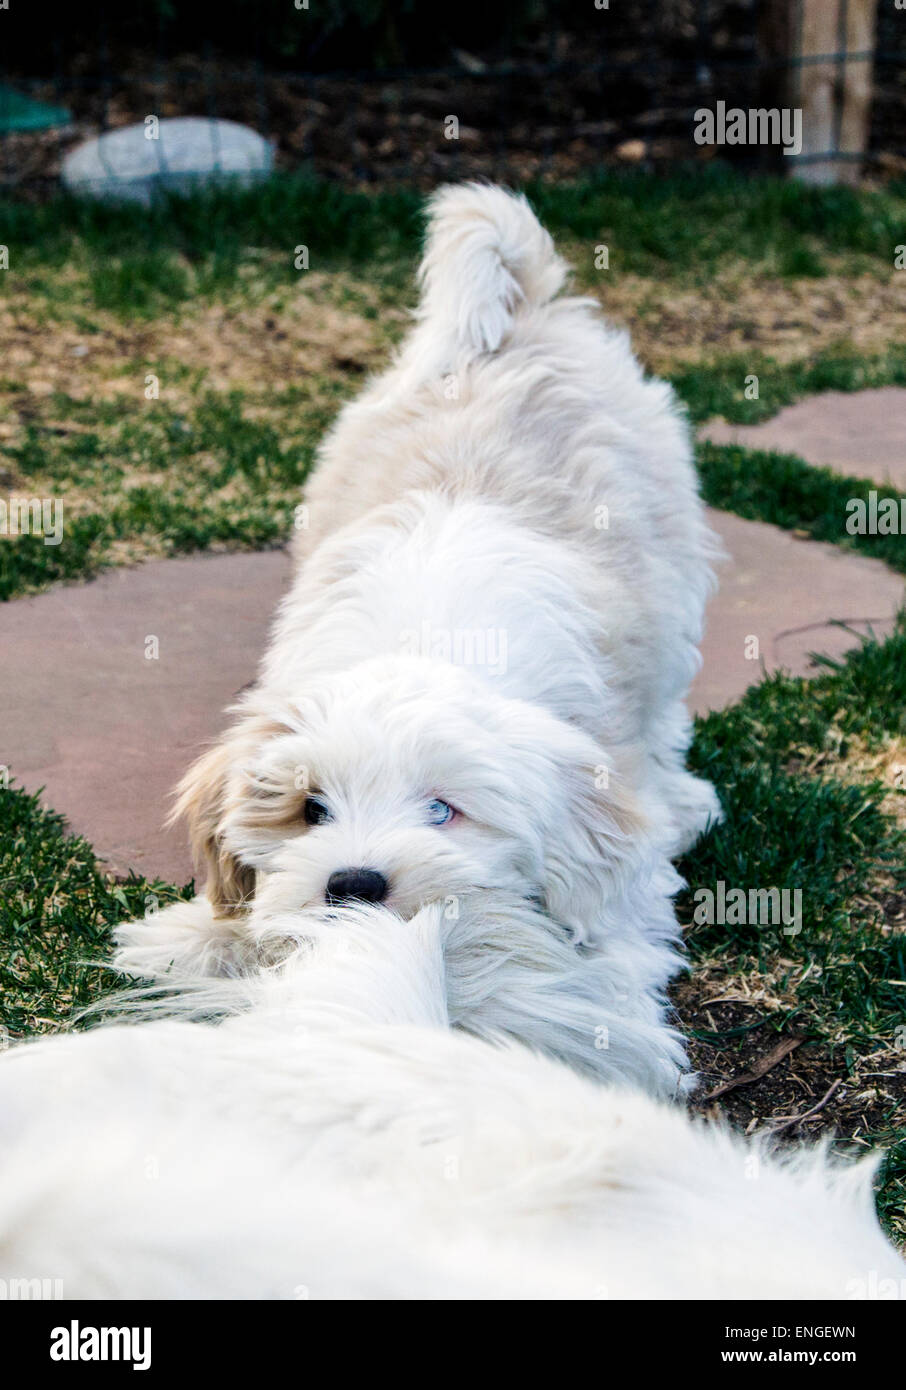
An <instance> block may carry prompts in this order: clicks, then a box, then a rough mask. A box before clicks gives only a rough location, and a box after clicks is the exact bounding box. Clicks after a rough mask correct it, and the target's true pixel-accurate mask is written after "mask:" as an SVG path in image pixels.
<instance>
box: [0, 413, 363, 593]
mask: <svg viewBox="0 0 906 1390" xmlns="http://www.w3.org/2000/svg"><path fill="white" fill-rule="evenodd" d="M284 394H285V395H286V396H287V397H288V399H287V400H286V402H285V403H284V404H282V409H281V402H280V400H279V397H278V396H277V395H276V394H275V396H274V397H272V398H271V402H270V405H271V408H272V411H273V412H274V413H275V414H276V415H278V416H281V417H282V418H284V419H285V427H284V429H281V430H278V429H277V428H276V426H275V424H274V423H272V422H271V421H270V420H253V419H250V418H248V416H247V414H246V401H245V397H244V396H243V393H242V392H240V391H230V392H220V393H214V392H201V393H200V395H199V396H198V397H197V398H196V399H195V400H194V401H193V407H192V409H191V411H190V412H189V413H188V414H185V413H175V412H174V410H173V409H172V408H171V407H169V406H167V405H165V404H163V403H161V402H159V401H157V402H148V403H144V404H143V406H142V407H140V408H138V409H136V408H135V407H132V406H130V405H129V404H128V403H125V404H109V403H108V404H106V405H101V406H97V407H95V406H92V405H90V404H86V403H85V402H75V401H71V400H68V399H67V398H60V397H57V398H56V399H55V401H54V402H53V411H54V414H55V415H56V416H58V417H59V416H60V415H62V416H64V417H66V418H69V419H71V420H72V421H73V424H74V425H75V426H76V428H73V429H71V430H66V429H61V428H60V427H59V426H57V427H55V428H48V427H46V426H41V425H37V424H34V425H29V426H26V428H25V430H24V431H23V433H22V436H21V440H20V442H19V443H18V444H16V445H15V446H13V447H9V448H7V449H6V450H5V451H4V452H5V454H6V457H7V458H8V459H9V460H10V462H11V464H12V465H13V467H14V469H15V471H16V474H17V475H18V478H19V482H18V485H17V489H16V491H17V493H18V494H19V495H36V496H60V497H62V498H63V502H64V536H63V542H62V544H60V545H45V544H44V541H43V538H42V537H41V536H32V535H22V536H18V537H16V539H15V541H14V542H11V543H9V544H4V545H0V599H9V598H12V597H13V596H15V595H16V594H20V593H25V592H28V591H29V590H33V589H37V588H41V587H43V586H44V585H46V584H49V583H51V582H53V581H54V580H58V579H75V578H86V577H88V576H90V575H92V574H95V573H96V572H97V571H98V570H99V569H100V568H102V567H103V566H104V565H105V564H108V563H110V561H111V556H112V555H113V554H114V551H115V547H116V546H117V545H118V544H126V545H129V546H131V547H132V549H133V550H134V553H136V554H138V555H140V554H142V553H152V554H153V553H156V552H160V553H164V554H178V553H186V552H189V551H195V550H204V549H209V548H211V547H212V546H221V547H223V546H229V547H230V548H233V549H262V548H264V547H266V546H269V545H274V544H279V543H281V542H283V541H285V540H286V539H287V537H288V536H289V535H290V534H291V530H292V524H293V509H294V507H295V506H296V505H297V503H298V500H299V492H300V488H301V485H302V482H303V480H304V479H305V476H306V474H307V472H308V470H309V468H310V466H311V462H312V457H313V452H314V441H316V440H317V438H318V437H319V435H320V434H321V432H322V430H323V428H324V426H325V424H326V423H327V420H328V419H329V417H330V414H331V413H332V406H330V405H329V404H327V405H325V404H324V402H323V401H321V400H317V401H314V402H312V401H311V400H308V401H303V400H301V399H300V392H299V391H298V390H296V389H295V388H290V390H289V391H288V392H286V393H284ZM336 394H337V393H336V391H335V390H333V391H331V392H328V393H327V401H328V402H329V401H330V400H332V399H333V398H334V397H335V396H336ZM72 491H75V492H76V493H77V494H80V495H81V496H82V497H85V496H86V495H87V496H90V498H91V499H93V501H92V503H91V505H92V510H91V511H89V512H88V513H87V514H83V515H76V516H75V517H72V516H67V515H66V498H67V495H69V494H70V493H71V492H72Z"/></svg>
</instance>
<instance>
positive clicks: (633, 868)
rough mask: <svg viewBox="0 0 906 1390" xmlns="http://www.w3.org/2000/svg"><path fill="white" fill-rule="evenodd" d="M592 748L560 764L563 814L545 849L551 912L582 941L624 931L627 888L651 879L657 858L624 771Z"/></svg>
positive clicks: (549, 910) (553, 827)
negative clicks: (621, 921) (615, 929)
mask: <svg viewBox="0 0 906 1390" xmlns="http://www.w3.org/2000/svg"><path fill="white" fill-rule="evenodd" d="M582 742H583V743H585V740H584V739H583V740H582ZM588 751H589V750H588V749H587V748H586V750H585V756H581V757H579V758H575V757H572V758H570V757H561V758H560V759H559V760H558V761H559V767H558V778H559V782H560V786H561V788H562V791H563V800H564V808H563V815H562V816H561V817H560V818H559V821H558V823H557V824H556V825H553V826H551V827H550V830H549V832H548V835H547V836H546V839H545V848H544V869H545V894H544V896H545V904H546V907H547V910H548V912H549V913H550V915H551V916H552V917H553V918H554V919H555V920H556V921H558V922H562V923H563V924H564V925H565V926H568V927H569V928H570V929H571V930H572V932H573V933H574V935H575V937H576V939H577V940H578V941H585V942H591V941H594V940H595V939H598V940H600V939H601V937H602V935H604V934H606V933H607V931H608V930H609V929H611V928H612V927H614V926H619V919H620V918H621V917H622V916H623V915H625V910H626V897H625V895H626V889H627V887H628V886H629V885H630V884H633V883H637V881H638V879H639V878H640V877H647V876H648V875H649V873H650V867H651V865H652V863H653V858H654V851H653V845H652V839H651V833H650V827H649V824H648V821H647V819H646V817H645V815H644V813H643V810H642V807H641V805H640V804H639V801H638V799H637V798H636V796H635V795H634V793H633V791H632V789H631V787H630V786H629V784H628V780H627V778H626V776H625V774H623V775H621V774H620V773H619V772H618V771H617V770H616V769H615V768H614V767H613V766H612V765H611V764H610V762H609V761H608V760H607V759H606V757H605V755H604V754H603V752H600V751H599V752H598V753H597V755H594V754H593V755H592V756H590V757H589V756H588Z"/></svg>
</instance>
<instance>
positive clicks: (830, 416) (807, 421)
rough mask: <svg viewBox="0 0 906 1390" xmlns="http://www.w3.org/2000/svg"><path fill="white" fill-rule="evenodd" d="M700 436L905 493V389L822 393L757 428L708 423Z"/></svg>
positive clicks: (792, 406)
mask: <svg viewBox="0 0 906 1390" xmlns="http://www.w3.org/2000/svg"><path fill="white" fill-rule="evenodd" d="M699 438H701V439H710V440H711V441H712V442H713V443H715V444H742V445H744V446H745V447H746V448H747V449H774V450H776V451H777V452H778V453H787V454H798V455H799V456H800V457H801V458H803V459H805V461H806V463H812V464H817V465H819V466H821V467H824V468H833V469H834V471H835V472H837V473H847V474H850V475H852V476H854V477H856V478H872V479H874V481H875V482H878V483H882V484H883V483H892V484H893V485H894V486H895V487H897V488H899V489H900V490H901V491H903V492H904V493H906V387H901V386H883V387H880V388H878V389H877V390H871V391H824V392H822V393H821V394H820V395H818V396H809V397H808V398H807V399H806V400H802V401H797V402H796V404H795V405H788V406H785V407H784V409H783V410H781V411H779V412H778V414H777V415H775V416H774V417H773V419H771V420H766V421H765V422H764V423H763V424H761V425H729V424H727V422H726V421H725V420H710V421H709V422H708V423H707V424H706V425H704V426H703V427H702V429H701V430H699Z"/></svg>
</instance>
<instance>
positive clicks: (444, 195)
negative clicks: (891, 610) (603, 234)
mask: <svg viewBox="0 0 906 1390" xmlns="http://www.w3.org/2000/svg"><path fill="white" fill-rule="evenodd" d="M565 270H566V268H565V266H564V264H563V263H562V262H561V261H560V259H559V258H558V257H557V255H556V254H555V252H554V249H553V246H552V243H551V240H550V238H549V236H548V235H547V233H546V232H545V231H544V230H543V229H542V228H541V226H540V225H539V224H538V222H537V221H536V219H535V217H534V215H533V214H532V212H531V210H530V209H529V207H528V205H527V203H526V202H525V201H524V200H523V199H521V198H517V197H513V196H511V195H509V194H507V193H505V192H503V191H502V190H500V189H498V188H494V187H483V186H479V185H474V184H470V185H465V186H462V187H453V188H447V189H443V190H441V191H440V192H439V193H438V194H437V195H436V196H435V197H434V198H433V199H432V201H431V206H430V223H429V230H428V239H427V247H426V253H425V258H424V261H423V264H422V268H421V284H422V291H423V293H422V299H421V303H420V305H419V309H418V315H417V317H418V322H417V325H416V326H415V328H414V329H413V331H412V333H411V334H410V335H409V337H408V338H407V340H406V341H405V343H404V344H403V347H402V350H401V352H400V355H399V357H398V359H397V361H396V362H395V364H394V365H393V366H392V367H391V368H390V370H389V371H387V372H386V373H385V374H384V375H383V376H381V377H379V378H378V379H377V380H375V381H374V382H373V383H372V384H371V385H370V386H369V387H368V389H367V390H366V391H365V392H364V393H363V395H362V396H361V397H360V398H359V399H358V400H357V401H355V402H354V403H352V404H351V405H349V406H347V407H346V408H345V409H344V410H343V411H342V413H341V415H340V417H339V420H338V422H337V423H336V425H335V426H334V428H333V429H332V431H331V432H330V434H329V435H328V437H327V439H326V440H325V442H324V443H323V445H322V447H321V451H320V459H319V463H318V467H317V469H316V472H315V474H314V477H313V478H312V481H311V484H310V486H309V488H308V491H307V497H306V504H305V507H306V510H305V512H304V514H303V515H304V519H305V520H306V521H307V527H306V528H305V529H303V530H302V531H301V532H300V543H299V556H298V559H299V567H298V572H297V576H296V579H295V582H294V584H293V587H292V589H291V591H290V593H289V594H288V596H287V597H286V599H285V600H284V602H283V604H282V606H281V609H280V612H279V616H278V618H277V622H276V625H275V628H274V632H273V637H272V641H271V644H270V647H269V650H268V651H267V654H266V656H265V659H264V661H263V664H262V668H261V671H260V673H259V678H258V681H257V683H256V685H255V687H254V688H253V689H252V690H251V691H250V692H249V693H248V694H247V695H246V696H245V698H244V699H243V700H242V702H241V704H240V705H239V706H238V707H237V712H238V715H239V718H238V720H237V722H236V723H235V725H234V727H233V728H232V729H230V730H229V732H228V733H227V734H226V735H225V736H224V738H223V739H222V740H221V742H220V743H219V744H218V745H217V746H216V747H215V748H214V749H213V750H212V751H210V752H209V753H208V754H206V755H205V756H204V757H203V758H202V759H201V760H200V761H199V762H198V763H197V764H196V765H195V766H194V767H193V768H192V770H191V771H190V772H189V774H188V776H187V777H186V778H185V780H184V782H183V784H182V788H181V797H180V801H179V806H178V810H179V811H180V812H182V813H184V814H185V815H186V816H187V817H188V819H189V821H190V825H191V831H192V836H193V841H194V844H195V846H196V849H197V851H198V853H199V855H200V856H201V857H202V858H203V859H204V862H205V863H206V865H207V872H208V878H207V886H206V899H204V900H201V901H200V903H199V904H198V905H197V907H196V908H195V909H194V911H193V913H192V914H191V915H190V926H189V931H188V933H186V931H185V930H184V924H185V922H186V913H185V911H184V910H183V909H177V911H176V912H174V913H172V914H170V915H167V914H162V915H161V916H160V917H159V918H158V919H157V930H158V933H159V934H158V936H157V938H156V940H157V943H158V949H157V952H156V956H154V953H153V952H152V949H151V944H150V941H149V938H148V935H147V933H146V932H144V929H143V928H140V929H139V937H138V939H139V940H140V943H141V959H139V956H138V955H137V954H135V953H134V952H133V950H132V947H133V945H134V944H135V942H136V936H135V934H134V933H133V932H132V931H130V929H129V928H125V929H123V931H122V932H121V934H120V940H121V944H122V948H123V949H122V950H121V953H120V956H119V964H120V965H121V966H122V967H123V968H126V969H136V968H139V966H140V967H141V968H142V969H143V970H144V971H146V972H147V971H148V970H149V969H151V970H152V973H159V972H160V971H162V970H164V969H166V967H167V965H168V963H169V961H170V960H171V959H172V958H174V957H176V958H179V959H180V960H181V961H182V963H183V966H184V968H190V957H192V955H193V952H194V962H195V967H196V968H198V969H206V968H210V967H211V966H212V965H213V966H216V967H217V968H220V969H227V970H229V969H230V968H235V965H236V960H235V956H233V955H232V954H231V953H232V951H233V948H234V946H235V943H236V942H237V939H241V936H242V932H241V930H239V931H237V930H236V927H237V923H236V919H237V918H238V919H239V922H240V924H241V921H242V919H243V917H244V916H245V915H246V914H248V912H249V909H250V907H251V905H252V904H253V903H254V902H255V901H256V899H257V898H259V897H266V899H267V902H268V904H269V908H268V910H269V911H271V912H272V911H273V910H275V909H282V910H287V911H294V912H298V913H302V914H305V913H311V912H317V911H319V910H320V908H321V907H322V905H323V904H324V902H325V900H327V901H328V902H334V903H337V902H345V901H350V900H353V899H363V900H367V901H373V902H376V901H382V902H384V903H386V904H387V905H388V906H389V907H391V908H392V909H393V910H394V911H396V912H397V913H399V914H401V915H402V916H404V917H408V916H411V915H412V914H413V913H415V912H416V911H417V910H418V909H419V908H420V907H422V906H423V905H424V904H425V903H427V902H430V901H437V900H440V901H445V902H447V903H450V904H454V903H455V902H456V901H457V900H459V899H460V898H461V897H462V896H463V895H467V894H469V893H473V892H476V891H479V890H480V891H488V890H490V891H499V892H503V893H504V894H506V895H507V896H510V897H511V896H513V895H518V896H521V897H522V898H524V899H526V900H527V901H531V902H533V903H536V904H537V905H538V906H539V907H540V909H541V911H542V912H543V913H544V914H545V915H546V917H547V918H548V921H549V924H550V929H551V930H552V931H555V932H556V931H563V930H566V931H567V932H569V933H570V934H571V936H572V939H573V940H574V942H576V943H577V944H580V945H584V946H586V947H589V948H590V949H591V950H592V951H597V952H599V953H601V955H602V957H606V958H607V960H608V961H610V962H611V963H612V966H613V969H614V970H615V971H616V972H617V973H618V974H619V975H620V977H621V978H623V979H625V980H626V985H627V993H628V998H627V1001H626V1008H627V1010H628V1011H629V1012H630V1013H631V1012H632V1011H633V1010H635V1009H636V1005H637V1004H638V1005H639V1007H640V1009H641V1013H642V1014H643V1015H644V1016H646V1017H647V1016H648V1014H649V1013H650V1010H651V1007H652V1003H654V1004H655V1005H656V1007H657V1008H658V1009H659V1010H662V1007H663V1006H662V997H663V989H664V986H665V984H666V982H667V980H668V979H669V977H670V976H671V974H672V973H673V972H674V970H675V968H676V956H675V953H674V950H673V948H672V944H671V942H672V939H673V938H674V937H675V924H674V919H673V911H672V905H671V901H670V899H671V895H672V893H673V892H675V889H676V886H677V882H678V880H677V878H676V875H675V874H674V873H673V871H672V870H671V868H670V864H669V857H670V856H671V855H672V854H675V853H676V852H677V851H679V850H682V849H683V848H685V847H686V846H688V845H689V844H690V843H691V842H693V841H694V840H695V838H696V837H697V836H698V834H699V833H700V832H701V831H702V830H703V829H704V827H705V826H706V824H707V822H708V821H709V819H710V818H712V817H716V815H717V814H718V804H717V800H716V797H715V795H714V792H713V789H712V788H711V787H710V786H709V785H708V784H707V783H705V782H702V781H701V780H699V779H697V778H695V777H693V776H692V775H690V774H689V773H688V772H687V771H686V770H685V767H684V756H685V753H686V749H687V745H688V741H689V718H688V715H687V712H686V709H685V706H684V703H683V701H684V697H685V695H686V692H687V689H688V686H689V682H690V680H691V678H692V676H693V674H694V672H695V669H696V666H697V662H698V652H697V643H698V640H699V637H700V634H701V627H702V614H703V607H704V602H705V598H706V595H707V593H708V590H709V585H710V583H711V572H710V568H709V556H710V555H711V553H712V538H711V536H710V533H709V531H708V529H707V527H706V524H705V521H704V517H703V510H702V506H701V503H700V500H699V497H698V494H697V488H696V479H695V475H694V471H693V467H692V463H691V451H690V442H689V435H688V429H687V426H686V423H685V422H684V420H683V418H682V416H681V413H680V411H679V409H678V408H677V405H676V403H675V401H674V398H673V396H672V394H671V391H670V388H669V387H668V386H666V385H665V384H664V383H662V382H658V381H652V380H646V379H645V378H644V376H643V374H642V372H641V370H640V368H639V366H638V364H637V362H636V361H635V359H634V357H633V355H632V351H631V349H630V346H629V342H628V340H627V338H626V336H625V334H623V333H621V332H617V331H616V330H614V329H612V328H610V327H608V326H607V325H606V324H605V323H604V322H603V321H602V319H601V317H600V314H599V312H598V309H597V306H596V305H595V304H594V303H593V302H592V301H588V300H583V299H576V298H557V297H556V296H557V293H558V291H559V290H560V288H561V285H562V283H563V280H564V276H565ZM630 963H631V967H632V968H631V969H630V968H629V966H630ZM662 1050H663V1049H662ZM655 1061H656V1059H655ZM654 1069H655V1067H654V1063H653V1065H652V1068H649V1070H650V1071H653V1070H654Z"/></svg>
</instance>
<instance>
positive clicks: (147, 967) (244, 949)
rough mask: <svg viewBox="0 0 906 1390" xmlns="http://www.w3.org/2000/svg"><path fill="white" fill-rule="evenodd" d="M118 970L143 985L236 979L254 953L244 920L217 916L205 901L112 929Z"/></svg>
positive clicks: (201, 898) (183, 904) (198, 899)
mask: <svg viewBox="0 0 906 1390" xmlns="http://www.w3.org/2000/svg"><path fill="white" fill-rule="evenodd" d="M114 940H115V941H116V950H115V952H114V955H113V966H114V969H116V970H119V971H121V972H122V973H123V974H124V975H136V976H138V977H139V978H140V979H143V980H185V979H197V978H200V977H203V976H217V975H219V976H223V975H238V974H241V973H242V971H243V969H244V968H246V966H247V965H248V957H249V954H250V950H251V944H250V942H249V939H248V936H247V933H246V930H245V924H244V920H243V919H238V920H237V919H234V918H231V917H230V918H223V917H217V916H216V915H215V912H214V908H213V906H212V904H211V902H210V900H209V899H208V898H206V897H204V896H199V897H196V898H192V899H191V901H190V902H179V903H174V904H173V905H172V907H168V908H165V909H164V910H163V911H162V912H155V913H153V914H150V915H149V916H147V917H143V918H141V919H140V920H138V921H135V922H121V923H120V925H119V926H118V927H116V928H115V930H114Z"/></svg>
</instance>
